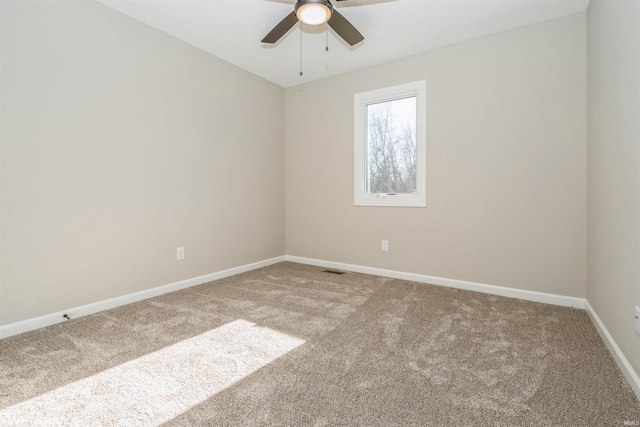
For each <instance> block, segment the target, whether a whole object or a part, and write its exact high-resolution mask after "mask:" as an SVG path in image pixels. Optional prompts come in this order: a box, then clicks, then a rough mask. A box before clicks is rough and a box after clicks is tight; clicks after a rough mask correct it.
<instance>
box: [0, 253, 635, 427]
mask: <svg viewBox="0 0 640 427" xmlns="http://www.w3.org/2000/svg"><path fill="white" fill-rule="evenodd" d="M322 270H323V269H322V268H319V267H313V266H305V265H300V264H293V263H281V264H277V265H274V266H270V267H267V268H263V269H259V270H255V271H252V272H249V273H244V274H241V275H238V276H234V277H230V278H227V279H223V280H219V281H215V282H211V283H208V284H205V285H201V286H196V287H192V288H189V289H185V290H182V291H179V292H174V293H171V294H166V295H163V296H160V297H156V298H152V299H148V300H145V301H141V302H138V303H135V304H130V305H127V306H123V307H119V308H116V309H113V310H108V311H104V312H101V313H97V314H94V315H91V316H87V317H83V318H79V319H75V320H71V321H67V322H65V323H61V324H57V325H54V326H50V327H47V328H43V329H40V330H37V331H32V332H28V333H25V334H22V335H19V336H15V337H11V338H7V339H4V340H0V425H1V426H14V425H16V426H36V425H56V426H57V425H76V426H83V427H84V426H92V425H95V426H115V425H123V426H125V425H126V426H136V425H137V426H165V425H166V426H183V425H186V426H190V425H209V426H429V425H432V426H446V425H455V426H465V425H469V426H471V425H473V426H574V425H575V426H623V425H625V424H626V425H637V424H634V423H638V422H640V403H639V402H638V400H637V399H636V398H635V395H634V394H633V393H632V391H631V388H630V387H629V385H628V384H627V383H626V381H625V380H624V378H623V376H622V374H621V372H620V371H619V369H618V368H617V366H616V364H615V362H614V360H613V359H612V358H611V356H610V354H609V353H608V350H607V349H606V347H605V345H604V343H603V342H602V340H601V339H600V337H599V336H598V334H597V332H596V330H595V328H594V327H593V325H592V324H591V322H590V320H589V317H588V316H587V314H586V312H585V311H583V310H576V309H570V308H564V307H556V306H551V305H545V304H538V303H532V302H526V301H521V300H516V299H509V298H503V297H497V296H492V295H485V294H479V293H474V292H468V291H461V290H455V289H448V288H444V287H438V286H431V285H424V284H418V283H413V282H407V281H402V280H394V279H388V278H381V277H376V276H369V275H364V274H355V273H345V274H343V275H336V274H331V273H326V272H323V271H322Z"/></svg>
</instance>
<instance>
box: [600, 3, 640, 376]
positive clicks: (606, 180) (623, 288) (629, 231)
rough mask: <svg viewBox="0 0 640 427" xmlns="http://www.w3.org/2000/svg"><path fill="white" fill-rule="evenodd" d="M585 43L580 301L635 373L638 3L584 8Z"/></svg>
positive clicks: (639, 196)
mask: <svg viewBox="0 0 640 427" xmlns="http://www.w3.org/2000/svg"><path fill="white" fill-rule="evenodd" d="M587 39H588V68H587V69H588V77H589V78H588V99H589V101H588V124H589V126H588V142H587V153H588V154H587V156H588V189H589V192H588V201H589V202H588V219H589V221H588V270H587V277H588V282H587V300H588V301H589V303H590V304H591V306H592V307H593V308H594V310H595V311H596V313H597V314H598V316H599V317H600V318H601V320H602V321H603V323H604V324H605V326H606V327H607V329H608V330H609V332H610V333H611V335H612V336H613V338H614V339H615V341H616V343H617V344H618V346H619V347H620V349H621V350H622V351H623V353H624V354H625V356H626V357H627V359H628V360H629V362H630V363H631V365H632V366H633V368H634V370H635V371H636V372H640V336H639V335H637V334H636V333H635V332H634V330H633V320H634V319H633V314H634V306H635V305H638V306H640V2H638V1H636V0H633V1H631V0H629V1H619V0H617V1H600V0H591V3H590V4H589V9H588V34H587Z"/></svg>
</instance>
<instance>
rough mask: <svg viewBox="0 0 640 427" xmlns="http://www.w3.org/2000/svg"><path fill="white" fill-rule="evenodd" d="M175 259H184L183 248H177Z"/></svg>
mask: <svg viewBox="0 0 640 427" xmlns="http://www.w3.org/2000/svg"><path fill="white" fill-rule="evenodd" d="M176 259H177V260H178V261H180V260H183V259H184V248H178V252H177V256H176Z"/></svg>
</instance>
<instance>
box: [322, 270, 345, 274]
mask: <svg viewBox="0 0 640 427" xmlns="http://www.w3.org/2000/svg"><path fill="white" fill-rule="evenodd" d="M322 272H323V273H331V274H344V271H338V270H322Z"/></svg>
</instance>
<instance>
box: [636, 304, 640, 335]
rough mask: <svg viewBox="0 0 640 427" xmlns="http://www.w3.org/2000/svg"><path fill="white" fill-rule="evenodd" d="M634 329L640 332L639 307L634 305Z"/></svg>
mask: <svg viewBox="0 0 640 427" xmlns="http://www.w3.org/2000/svg"><path fill="white" fill-rule="evenodd" d="M635 321H636V322H635V329H636V332H637V333H638V334H640V307H638V306H637V305H636V318H635Z"/></svg>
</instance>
